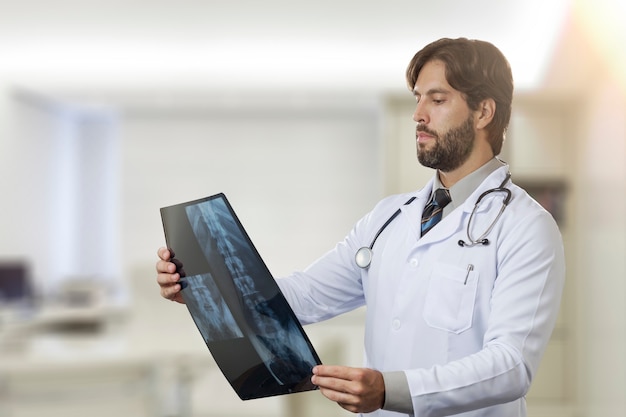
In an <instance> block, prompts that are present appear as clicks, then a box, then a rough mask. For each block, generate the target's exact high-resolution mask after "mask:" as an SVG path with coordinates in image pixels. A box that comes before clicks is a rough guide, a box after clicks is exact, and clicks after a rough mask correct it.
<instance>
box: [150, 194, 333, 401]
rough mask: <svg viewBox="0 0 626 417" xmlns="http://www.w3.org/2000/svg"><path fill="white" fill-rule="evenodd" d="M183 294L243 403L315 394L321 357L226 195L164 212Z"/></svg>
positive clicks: (197, 201) (210, 347) (166, 236)
mask: <svg viewBox="0 0 626 417" xmlns="http://www.w3.org/2000/svg"><path fill="white" fill-rule="evenodd" d="M161 218H162V220H163V228H164V230H165V240H166V242H167V245H168V247H169V248H171V249H172V250H173V251H174V253H175V258H176V259H177V260H178V261H180V262H181V263H182V267H180V268H179V270H181V272H182V273H181V276H182V275H184V276H183V277H182V278H181V286H182V288H183V289H182V291H181V293H182V296H183V299H184V300H185V303H186V304H187V308H188V309H189V312H190V314H191V317H192V318H193V320H194V322H195V324H196V327H197V328H198V330H199V331H200V334H201V335H202V337H203V339H204V341H205V343H206V345H207V347H208V348H209V350H210V352H211V354H212V355H213V358H214V359H215V361H216V363H217V365H218V366H219V368H220V369H221V371H222V373H223V374H224V376H225V377H226V379H227V380H228V381H229V382H230V384H231V386H232V387H233V389H234V390H235V391H236V392H237V394H238V395H239V397H240V398H241V399H243V400H248V399H253V398H260V397H268V396H273V395H282V394H289V393H294V392H301V391H309V390H313V389H315V388H316V387H315V386H314V385H313V384H312V383H311V375H312V369H313V367H314V366H315V365H317V364H320V363H321V362H320V359H319V357H318V355H317V353H316V352H315V350H314V348H313V346H312V345H311V342H310V341H309V339H308V337H307V335H306V333H305V332H304V330H303V329H302V326H301V325H300V323H299V322H298V320H297V318H296V316H295V314H294V312H293V311H292V310H291V307H290V306H289V304H288V303H287V301H286V299H285V298H284V296H283V294H282V293H281V291H280V289H279V288H278V285H277V284H276V281H275V280H274V278H273V277H272V275H271V273H270V272H269V270H268V268H267V266H266V265H265V263H264V262H263V260H262V258H261V256H260V255H259V253H258V252H257V250H256V248H255V247H254V245H253V244H252V241H251V240H250V237H249V236H248V234H247V233H246V231H245V229H244V228H243V226H242V224H241V222H240V221H239V219H238V218H237V216H236V214H235V212H234V210H233V209H232V207H231V205H230V203H229V202H228V200H227V199H226V196H225V195H224V194H216V195H214V196H211V197H207V198H203V199H200V200H196V201H190V202H187V203H182V204H178V205H174V206H170V207H164V208H161Z"/></svg>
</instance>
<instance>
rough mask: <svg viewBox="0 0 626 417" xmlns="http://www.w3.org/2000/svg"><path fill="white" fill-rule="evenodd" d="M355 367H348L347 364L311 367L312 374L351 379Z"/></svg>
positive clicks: (353, 376)
mask: <svg viewBox="0 0 626 417" xmlns="http://www.w3.org/2000/svg"><path fill="white" fill-rule="evenodd" d="M356 371H357V369H355V368H350V367H348V366H338V365H317V366H315V367H314V368H313V374H314V375H319V376H325V377H331V378H340V379H346V380H352V379H354V378H355V375H354V374H355V372H356Z"/></svg>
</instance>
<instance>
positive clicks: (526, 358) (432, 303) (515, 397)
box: [278, 167, 565, 417]
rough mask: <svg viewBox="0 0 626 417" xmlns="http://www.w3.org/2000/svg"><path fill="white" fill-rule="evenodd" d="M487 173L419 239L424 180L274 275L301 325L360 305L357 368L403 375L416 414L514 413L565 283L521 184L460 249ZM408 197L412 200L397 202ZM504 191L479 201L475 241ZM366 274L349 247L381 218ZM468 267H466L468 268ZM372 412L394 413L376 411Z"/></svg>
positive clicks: (538, 213)
mask: <svg viewBox="0 0 626 417" xmlns="http://www.w3.org/2000/svg"><path fill="white" fill-rule="evenodd" d="M507 170H508V167H502V168H499V169H497V170H496V171H494V172H493V173H492V174H491V175H490V176H489V177H488V178H487V179H486V180H485V181H484V182H483V183H482V184H481V186H479V187H478V189H477V190H476V191H475V192H474V193H473V194H472V195H471V196H470V197H469V198H468V200H467V201H466V202H465V203H464V204H462V205H460V206H458V207H457V208H456V209H455V210H454V211H452V212H451V213H450V214H448V215H447V216H446V217H445V218H444V219H443V220H442V221H441V223H439V224H438V225H437V226H436V227H435V228H434V229H432V230H431V231H430V232H429V233H428V234H427V235H425V236H424V237H423V238H420V219H421V214H422V210H423V208H424V206H425V204H426V202H427V200H428V198H429V196H430V194H431V188H432V184H433V181H432V180H431V181H430V182H429V183H428V184H427V185H426V186H425V187H424V188H423V189H421V190H420V191H418V192H416V193H412V194H404V195H396V196H392V197H388V198H386V199H384V200H382V201H381V202H380V203H379V204H378V205H377V206H376V207H375V208H374V210H373V211H371V212H370V213H369V214H368V215H366V216H365V217H364V218H362V219H361V220H360V221H359V222H358V223H357V224H356V226H355V227H354V228H353V230H352V231H351V232H350V234H349V235H348V236H347V237H346V239H345V240H344V241H343V242H341V243H339V244H338V245H337V246H336V247H335V248H334V249H333V250H331V251H330V252H328V253H327V254H325V255H324V256H323V257H322V258H320V259H319V260H318V261H317V262H315V263H314V264H313V265H311V266H310V267H309V268H308V269H307V270H305V271H304V272H302V273H296V274H294V275H292V276H290V277H288V278H286V279H279V280H278V282H279V285H280V287H281V290H282V291H283V293H284V294H285V296H286V298H287V299H288V301H289V303H290V304H291V306H292V308H293V309H294V311H295V313H296V315H297V316H298V318H299V319H300V321H301V322H303V323H311V322H318V321H321V320H325V319H327V318H330V317H333V316H335V315H338V314H341V313H343V312H346V311H349V310H351V309H354V308H356V307H358V306H361V305H363V304H366V305H367V310H366V311H367V313H366V324H365V326H366V327H365V356H366V359H365V366H366V367H370V368H374V369H378V370H380V371H383V372H385V371H404V373H405V375H406V377H407V380H408V384H409V389H410V392H411V398H412V401H413V407H414V411H415V416H419V417H427V416H447V415H455V414H459V413H464V414H462V415H463V416H481V417H487V416H497V417H514V416H515V417H517V416H525V415H526V405H525V400H524V395H525V394H526V392H527V391H528V389H529V386H530V382H531V380H532V378H533V376H534V375H535V372H536V371H537V367H538V366H539V362H540V359H541V357H542V355H543V353H544V350H545V347H546V344H547V343H548V339H549V337H550V334H551V332H552V329H553V327H554V324H555V321H556V317H557V313H558V310H559V305H560V299H561V293H562V288H563V284H564V275H565V266H564V254H563V245H562V240H561V236H560V233H559V230H558V227H557V225H556V223H555V222H554V220H553V218H552V217H551V216H550V214H549V213H548V212H547V211H545V210H544V209H543V208H542V207H541V206H540V205H539V204H538V203H537V202H535V201H534V200H533V199H531V198H530V197H529V196H528V195H527V194H526V192H525V191H524V190H522V189H521V188H519V187H518V186H516V185H514V184H512V183H511V182H509V183H508V185H507V187H508V188H509V189H510V190H511V192H512V194H513V197H512V199H511V202H510V204H509V205H508V207H507V208H506V210H505V211H504V213H503V215H502V217H501V218H500V219H499V220H498V222H497V223H496V224H495V226H494V228H493V230H492V232H491V233H490V234H489V236H488V238H489V240H490V244H489V245H487V246H483V245H476V246H474V247H461V246H459V245H458V241H459V239H464V240H466V241H467V234H466V227H467V222H468V219H469V216H470V213H471V212H472V209H473V208H474V204H475V202H476V200H477V198H478V196H479V195H480V194H481V193H483V192H484V191H485V190H488V189H491V188H495V187H498V186H499V185H500V183H501V182H502V181H503V180H504V178H505V175H506V173H507ZM411 196H416V197H417V198H416V199H415V200H414V201H413V202H412V203H411V204H409V205H403V204H404V203H405V202H406V201H407V200H408V199H409V198H410V197H411ZM502 199H503V193H491V194H489V196H488V197H485V198H484V199H483V202H482V203H481V204H480V206H479V208H478V211H477V213H476V215H475V216H474V219H473V220H472V224H473V225H475V227H474V226H473V233H472V235H473V236H474V237H477V236H479V235H480V234H482V233H483V232H484V231H485V230H486V229H487V228H488V227H489V224H490V223H491V221H492V219H493V218H494V217H495V216H496V214H497V212H498V210H500V207H501V202H502ZM399 207H401V210H402V212H401V214H400V215H399V216H398V217H397V218H396V219H395V220H393V222H392V223H391V224H390V225H389V226H388V227H387V228H386V230H385V231H384V232H383V233H382V234H381V235H380V237H379V238H378V240H377V241H376V244H375V246H374V249H373V251H374V256H373V260H372V264H371V266H370V268H369V270H362V269H360V268H359V267H357V265H356V264H355V261H354V255H355V253H356V251H357V250H358V249H359V248H360V247H362V246H369V245H370V243H371V241H372V239H373V237H374V235H375V234H376V232H377V231H378V230H379V228H380V227H381V225H382V224H383V223H384V222H385V221H386V220H387V219H388V218H389V217H390V216H391V215H392V214H393V213H394V212H395V211H396V210H397V209H398V208H399ZM470 265H471V266H470ZM373 415H376V416H397V415H400V414H398V413H393V412H389V411H384V410H379V411H377V412H375V413H373Z"/></svg>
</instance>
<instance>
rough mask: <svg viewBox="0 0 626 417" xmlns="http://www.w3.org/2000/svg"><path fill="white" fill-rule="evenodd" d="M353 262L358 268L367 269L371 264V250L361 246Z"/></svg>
mask: <svg viewBox="0 0 626 417" xmlns="http://www.w3.org/2000/svg"><path fill="white" fill-rule="evenodd" d="M354 261H355V262H356V265H357V266H358V267H359V268H363V269H367V268H369V266H370V264H371V263H372V249H370V248H368V247H367V246H363V247H362V248H360V249H359V250H358V251H356V254H355V255H354Z"/></svg>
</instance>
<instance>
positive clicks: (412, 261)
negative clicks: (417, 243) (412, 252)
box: [409, 258, 420, 268]
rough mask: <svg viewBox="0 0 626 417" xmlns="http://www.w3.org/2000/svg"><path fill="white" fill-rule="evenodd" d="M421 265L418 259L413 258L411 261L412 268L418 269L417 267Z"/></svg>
mask: <svg viewBox="0 0 626 417" xmlns="http://www.w3.org/2000/svg"><path fill="white" fill-rule="evenodd" d="M419 263H420V261H418V260H417V259H415V258H412V259H411V260H410V261H409V265H411V267H413V268H416V267H417V265H419Z"/></svg>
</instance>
